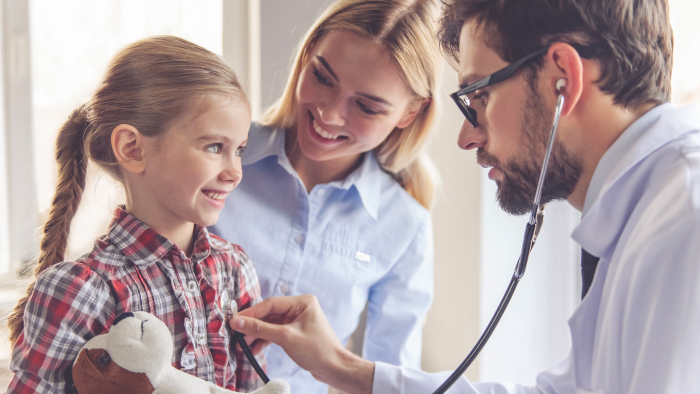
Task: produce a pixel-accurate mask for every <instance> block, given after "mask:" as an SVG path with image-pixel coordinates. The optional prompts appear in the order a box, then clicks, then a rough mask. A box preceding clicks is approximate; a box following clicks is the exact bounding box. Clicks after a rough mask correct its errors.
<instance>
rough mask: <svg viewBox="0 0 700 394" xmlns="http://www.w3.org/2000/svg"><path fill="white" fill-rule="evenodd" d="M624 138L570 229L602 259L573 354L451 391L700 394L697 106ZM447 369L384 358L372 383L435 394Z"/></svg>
mask: <svg viewBox="0 0 700 394" xmlns="http://www.w3.org/2000/svg"><path fill="white" fill-rule="evenodd" d="M618 141H620V144H626V145H625V146H624V149H620V146H619V145H618V149H616V150H615V149H613V148H614V147H615V144H618V142H616V143H615V144H614V145H613V147H611V150H613V151H615V152H616V153H617V155H616V157H609V155H607V153H606V156H607V157H606V156H604V157H603V160H606V162H607V165H608V168H607V169H606V170H605V171H603V173H599V171H598V169H600V167H601V165H600V164H599V166H598V169H596V174H594V180H595V179H596V177H598V182H597V185H596V186H595V187H594V189H595V190H589V193H588V195H587V196H586V207H585V208H584V215H583V218H582V220H581V223H580V225H579V226H578V227H577V228H576V230H575V231H574V233H573V234H572V237H573V238H574V240H576V241H577V242H578V243H580V244H581V245H582V246H583V247H584V248H585V249H586V250H588V251H589V252H590V253H591V254H593V255H596V256H601V259H600V262H599V263H598V268H597V270H596V275H595V279H594V280H593V284H592V286H591V288H590V290H589V292H588V294H587V295H586V297H585V299H584V300H583V301H582V302H581V304H580V305H579V307H578V308H577V309H576V311H575V312H574V314H573V315H572V316H571V318H570V320H569V327H570V330H571V338H572V348H571V352H570V354H569V356H568V357H567V358H565V359H564V360H562V361H561V362H559V363H558V364H556V365H555V366H554V367H552V368H550V369H549V370H548V371H546V372H543V373H541V374H539V375H538V377H537V381H536V385H535V386H534V387H524V386H520V385H506V384H498V383H474V384H472V383H470V382H468V381H467V379H466V378H462V379H460V380H459V381H458V382H457V383H455V385H454V386H453V388H452V389H451V390H450V391H448V393H453V394H458V393H459V394H472V393H571V394H574V393H578V394H586V393H596V394H602V393H606V394H626V393H650V394H651V393H653V394H662V393H700V110H699V109H698V108H697V107H695V106H693V107H687V108H683V109H677V108H675V107H674V106H673V105H671V104H664V105H662V106H659V107H657V108H655V109H653V110H652V111H650V112H649V113H647V114H645V115H644V116H643V117H641V118H640V119H639V120H638V121H637V122H635V123H634V124H633V125H632V126H630V128H629V129H628V130H626V131H625V132H624V133H623V135H622V136H621V137H620V138H619V139H618ZM611 150H609V151H608V152H610V151H611ZM603 160H601V162H603ZM591 184H592V185H593V184H594V182H592V183H591ZM516 297H517V294H516ZM455 332H459V330H455ZM457 335H459V334H457ZM448 375H449V372H448V373H439V374H428V373H425V372H422V371H417V370H413V369H408V368H400V367H394V366H390V365H387V364H382V363H377V364H376V369H375V377H374V391H373V392H374V393H376V394H380V393H381V394H392V393H403V394H430V393H432V392H433V391H434V390H435V389H436V388H437V387H438V386H439V385H440V384H441V383H442V381H444V379H445V378H446V377H447V376H448Z"/></svg>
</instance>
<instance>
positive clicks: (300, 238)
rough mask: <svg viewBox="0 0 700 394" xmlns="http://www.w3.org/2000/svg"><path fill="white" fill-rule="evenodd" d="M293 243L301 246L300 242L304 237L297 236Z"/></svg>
mask: <svg viewBox="0 0 700 394" xmlns="http://www.w3.org/2000/svg"><path fill="white" fill-rule="evenodd" d="M294 241H295V242H296V243H298V244H301V243H302V242H304V236H303V235H301V234H299V235H297V237H296V238H294Z"/></svg>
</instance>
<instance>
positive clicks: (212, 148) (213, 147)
mask: <svg viewBox="0 0 700 394" xmlns="http://www.w3.org/2000/svg"><path fill="white" fill-rule="evenodd" d="M204 149H205V150H207V151H208V152H209V153H215V154H219V153H221V150H222V149H223V144H210V145H207V146H205V147H204Z"/></svg>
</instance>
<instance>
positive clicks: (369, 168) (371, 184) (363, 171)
mask: <svg viewBox="0 0 700 394" xmlns="http://www.w3.org/2000/svg"><path fill="white" fill-rule="evenodd" d="M285 131H286V130H285V129H280V128H276V127H272V126H260V125H256V124H253V126H252V127H251V130H250V135H249V136H248V147H249V148H248V149H246V152H245V153H244V155H243V159H242V160H241V162H242V164H243V165H248V164H252V163H255V162H258V161H260V160H262V159H264V158H266V157H270V156H277V163H278V164H279V165H280V166H282V167H283V168H285V169H286V170H287V171H288V172H289V173H290V174H292V175H293V176H294V177H296V178H299V176H298V175H297V173H296V171H295V170H294V169H293V168H292V165H291V163H290V162H289V159H288V158H287V154H286V152H285V150H284V143H285V137H286V134H287V133H286V132H285ZM383 172H384V171H383V170H382V168H381V166H380V165H379V162H378V161H377V158H376V157H375V155H374V153H372V152H368V153H366V154H365V155H364V159H363V160H362V163H361V164H360V166H359V167H358V168H357V169H356V170H355V171H353V172H352V173H351V174H350V175H348V176H347V177H346V178H345V179H344V180H342V181H336V182H330V183H329V184H328V185H329V186H333V187H336V188H338V189H344V190H348V189H350V187H352V186H354V187H355V189H356V190H357V193H358V194H359V195H360V199H361V200H362V205H363V206H364V207H365V209H366V210H367V213H369V215H370V216H371V217H372V218H373V219H374V220H376V219H377V214H378V212H379V195H380V194H381V177H382V176H383ZM299 181H300V182H301V180H299Z"/></svg>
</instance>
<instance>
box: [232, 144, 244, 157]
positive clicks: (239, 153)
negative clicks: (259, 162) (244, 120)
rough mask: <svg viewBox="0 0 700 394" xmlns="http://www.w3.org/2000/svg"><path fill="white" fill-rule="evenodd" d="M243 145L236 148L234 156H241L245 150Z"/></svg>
mask: <svg viewBox="0 0 700 394" xmlns="http://www.w3.org/2000/svg"><path fill="white" fill-rule="evenodd" d="M245 148H246V147H245V146H239V147H238V149H236V153H235V154H236V156H238V157H241V156H243V153H244V152H245Z"/></svg>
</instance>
